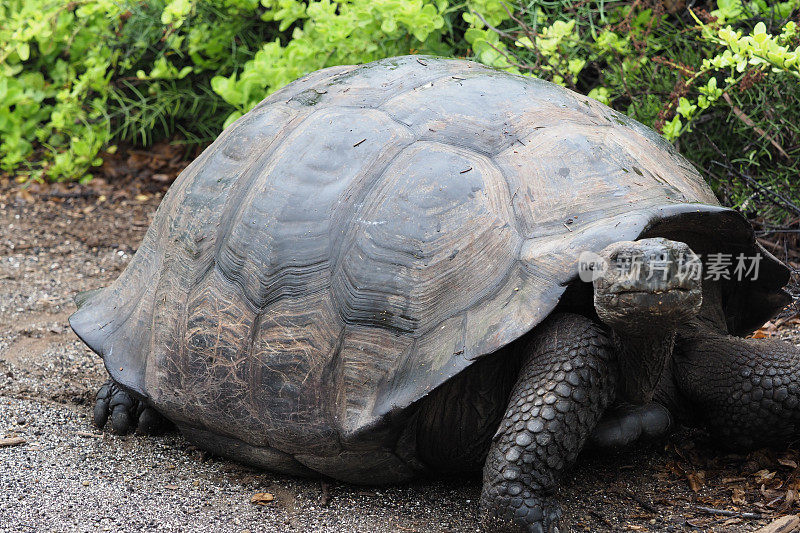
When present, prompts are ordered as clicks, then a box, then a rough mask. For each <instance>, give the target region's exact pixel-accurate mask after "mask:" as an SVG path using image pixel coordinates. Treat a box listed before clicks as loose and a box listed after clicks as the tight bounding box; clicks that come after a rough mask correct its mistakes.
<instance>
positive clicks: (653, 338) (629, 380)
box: [612, 328, 676, 404]
mask: <svg viewBox="0 0 800 533" xmlns="http://www.w3.org/2000/svg"><path fill="white" fill-rule="evenodd" d="M675 336H676V331H675V330H674V329H661V330H658V329H656V328H654V329H653V330H651V331H646V332H645V331H641V330H632V331H626V332H620V331H617V330H612V339H613V341H614V346H615V348H616V352H617V358H618V366H619V379H618V381H617V401H618V402H629V403H633V404H644V403H647V402H650V401H652V399H653V394H654V392H655V389H656V386H657V385H658V383H659V381H660V380H661V376H662V375H663V374H664V369H665V368H666V366H667V362H668V361H669V360H670V358H671V357H672V350H673V349H674V347H675Z"/></svg>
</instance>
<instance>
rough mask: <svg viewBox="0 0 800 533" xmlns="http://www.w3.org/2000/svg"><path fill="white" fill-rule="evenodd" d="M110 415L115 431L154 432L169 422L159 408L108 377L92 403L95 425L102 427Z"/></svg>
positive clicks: (163, 427) (168, 424) (164, 428)
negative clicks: (136, 396) (148, 403)
mask: <svg viewBox="0 0 800 533" xmlns="http://www.w3.org/2000/svg"><path fill="white" fill-rule="evenodd" d="M109 419H111V430H112V431H113V432H114V433H116V434H117V435H125V434H127V433H131V432H133V431H135V430H136V431H138V432H139V433H143V434H147V435H156V434H159V433H163V432H164V431H166V430H167V429H169V428H170V427H171V426H172V424H171V423H170V422H169V421H168V420H167V419H166V418H164V417H163V416H161V415H160V414H159V413H158V411H156V410H155V409H153V408H152V407H150V406H148V405H147V404H146V403H144V402H142V401H140V400H138V399H137V398H135V397H134V396H133V395H132V394H130V393H128V392H127V391H125V390H124V389H123V388H122V387H120V385H119V384H118V383H117V382H115V381H114V380H108V381H107V382H106V383H105V384H104V385H103V386H102V387H100V390H99V391H97V400H96V402H95V404H94V420H93V421H94V425H95V426H97V427H98V428H99V429H103V428H104V427H105V425H106V423H107V422H108V420H109Z"/></svg>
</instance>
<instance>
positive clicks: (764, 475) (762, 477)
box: [753, 468, 775, 483]
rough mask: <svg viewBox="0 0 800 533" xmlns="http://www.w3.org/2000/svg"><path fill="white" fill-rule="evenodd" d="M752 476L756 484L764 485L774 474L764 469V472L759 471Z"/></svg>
mask: <svg viewBox="0 0 800 533" xmlns="http://www.w3.org/2000/svg"><path fill="white" fill-rule="evenodd" d="M753 475H754V476H755V478H756V483H764V482H765V481H769V480H770V479H772V478H774V477H775V472H770V471H769V470H767V469H766V468H765V469H764V470H759V471H758V472H756V473H755V474H753Z"/></svg>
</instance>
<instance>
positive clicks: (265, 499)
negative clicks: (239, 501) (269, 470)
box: [250, 492, 275, 505]
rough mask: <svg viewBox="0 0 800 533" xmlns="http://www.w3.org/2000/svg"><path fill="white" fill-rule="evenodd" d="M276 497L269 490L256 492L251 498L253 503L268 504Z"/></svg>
mask: <svg viewBox="0 0 800 533" xmlns="http://www.w3.org/2000/svg"><path fill="white" fill-rule="evenodd" d="M274 499H275V496H273V495H272V494H270V493H269V492H256V493H255V494H253V497H252V498H250V503H253V504H255V505H267V504H268V503H270V502H271V501H272V500H274Z"/></svg>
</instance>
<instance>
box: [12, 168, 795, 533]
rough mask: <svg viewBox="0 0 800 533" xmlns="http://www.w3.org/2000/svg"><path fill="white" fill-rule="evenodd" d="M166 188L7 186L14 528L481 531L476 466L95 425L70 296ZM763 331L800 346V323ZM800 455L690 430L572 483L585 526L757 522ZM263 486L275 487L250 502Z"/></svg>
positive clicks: (791, 483) (789, 489)
mask: <svg viewBox="0 0 800 533" xmlns="http://www.w3.org/2000/svg"><path fill="white" fill-rule="evenodd" d="M162 196H163V184H161V185H159V184H152V183H151V184H150V185H147V184H145V185H141V184H139V183H138V182H136V181H134V180H132V181H130V182H128V183H126V184H124V185H123V186H115V187H111V186H110V185H108V184H106V183H105V182H102V181H99V180H98V181H97V182H95V183H94V184H93V185H92V186H91V187H78V186H69V187H67V186H40V187H37V188H34V189H33V190H28V191H25V192H20V191H19V190H18V189H15V188H13V187H12V186H10V185H8V184H5V185H3V186H1V187H0V438H2V437H9V436H18V437H21V438H22V439H24V440H25V442H24V443H23V444H19V445H16V446H9V447H4V448H0V457H1V458H2V459H0V465H2V466H0V477H1V478H2V485H3V488H4V490H3V491H0V517H2V519H0V531H21V530H23V531H24V530H26V529H29V530H37V529H48V530H49V529H53V528H55V529H56V530H64V531H73V530H81V531H84V530H87V529H95V528H97V529H99V530H103V529H106V530H120V529H126V530H139V529H148V528H152V527H154V526H158V527H159V528H161V530H165V531H170V530H175V531H178V530H180V531H187V530H188V531H208V530H219V531H239V532H241V531H246V530H249V531H278V530H280V531H287V530H288V531H309V530H313V531H342V530H351V531H365V532H366V531H369V532H383V531H419V532H429V531H431V532H433V531H451V532H455V531H475V530H476V528H477V522H476V516H477V502H478V498H479V495H480V480H479V479H476V478H469V479H455V480H439V481H429V482H416V483H412V484H408V485H403V486H399V487H390V488H369V487H353V486H347V485H342V484H338V483H331V482H322V481H319V480H297V479H292V478H287V477H283V476H277V475H273V474H270V473H264V472H258V471H254V470H251V469H249V468H246V467H242V466H240V465H236V464H234V463H231V462H228V461H224V460H221V459H218V458H215V457H211V456H209V455H208V454H206V453H204V452H202V451H200V450H197V449H196V448H194V447H193V446H191V445H189V444H188V443H186V441H184V440H183V439H182V438H181V437H180V436H179V435H176V434H170V435H165V436H163V437H158V438H152V437H141V436H130V437H125V438H116V437H111V436H109V435H103V434H99V433H98V432H97V431H96V430H95V429H94V428H92V427H91V425H90V423H89V414H90V410H91V404H92V399H93V395H94V392H95V391H96V390H97V388H98V387H99V386H100V384H101V383H102V382H103V381H104V380H105V372H104V370H103V368H102V362H101V361H100V360H99V359H98V358H97V357H96V356H95V355H94V354H92V353H91V352H90V351H89V350H88V349H87V348H86V347H85V346H84V345H83V344H82V343H81V342H80V341H79V340H78V339H77V338H76V337H75V336H74V334H73V333H72V332H71V331H70V329H69V327H68V325H67V322H66V319H67V317H68V316H69V314H70V313H71V312H72V311H73V310H74V306H73V303H72V298H73V296H74V295H75V294H76V293H77V292H79V291H82V290H88V289H93V288H97V287H100V286H103V285H106V284H107V283H109V282H110V281H111V280H113V279H114V278H116V277H117V276H118V275H119V274H120V272H121V271H122V270H123V269H124V267H125V266H126V265H127V263H128V261H129V260H130V258H131V256H132V255H133V253H135V250H136V247H137V246H138V243H139V242H140V240H141V239H142V237H143V235H144V232H145V231H146V229H147V227H148V226H149V224H150V221H151V220H152V217H153V214H154V212H155V209H156V207H157V205H158V202H159V201H160V199H161V197H162ZM764 334H765V335H778V336H782V337H785V338H787V339H789V340H792V341H793V342H795V343H798V344H800V328H798V324H797V322H795V321H791V320H785V321H784V322H782V323H781V324H780V326H779V327H778V326H776V327H774V328H772V329H769V328H766V329H765V330H764ZM799 463H800V457H798V454H797V453H796V452H794V451H792V450H778V451H774V450H772V451H770V450H762V451H759V452H755V453H752V454H749V455H746V456H742V455H735V454H726V453H722V452H720V451H719V450H718V449H715V448H714V447H712V446H711V445H710V444H708V443H707V442H706V440H705V436H704V435H703V433H702V432H697V431H682V432H679V433H677V434H676V435H674V436H673V437H671V438H670V439H669V440H668V441H667V442H661V443H653V444H650V445H642V446H639V447H637V448H635V449H631V450H627V451H625V452H620V453H616V454H612V455H609V454H600V453H598V452H594V451H591V450H589V451H587V452H586V453H584V454H583V455H582V457H581V459H580V461H579V464H578V465H577V466H576V467H575V469H573V470H572V472H571V473H570V474H569V475H568V476H567V479H566V480H565V483H564V485H563V487H562V488H561V489H560V491H559V492H560V498H561V501H562V502H563V504H564V507H565V510H566V513H567V515H568V516H569V517H570V519H571V521H572V523H573V527H574V528H575V530H578V531H663V532H667V531H753V530H755V529H757V528H758V527H760V526H763V525H765V524H767V523H769V522H770V521H771V520H773V519H774V518H775V517H778V516H780V515H785V514H792V513H798V512H800V507H798V488H800V481H798V478H800V470H798V464H799ZM257 492H269V493H271V494H273V495H274V497H275V498H274V501H273V502H271V503H270V504H268V505H264V506H258V505H253V504H251V503H250V498H251V497H252V495H253V494H255V493H257ZM704 507H705V508H709V509H711V510H703V508H704ZM714 509H717V510H719V511H720V512H722V513H726V514H715V513H716V512H715V511H714ZM737 513H743V514H737ZM55 517H59V524H61V525H57V526H54V525H53V524H54V522H53V519H54V518H55Z"/></svg>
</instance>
